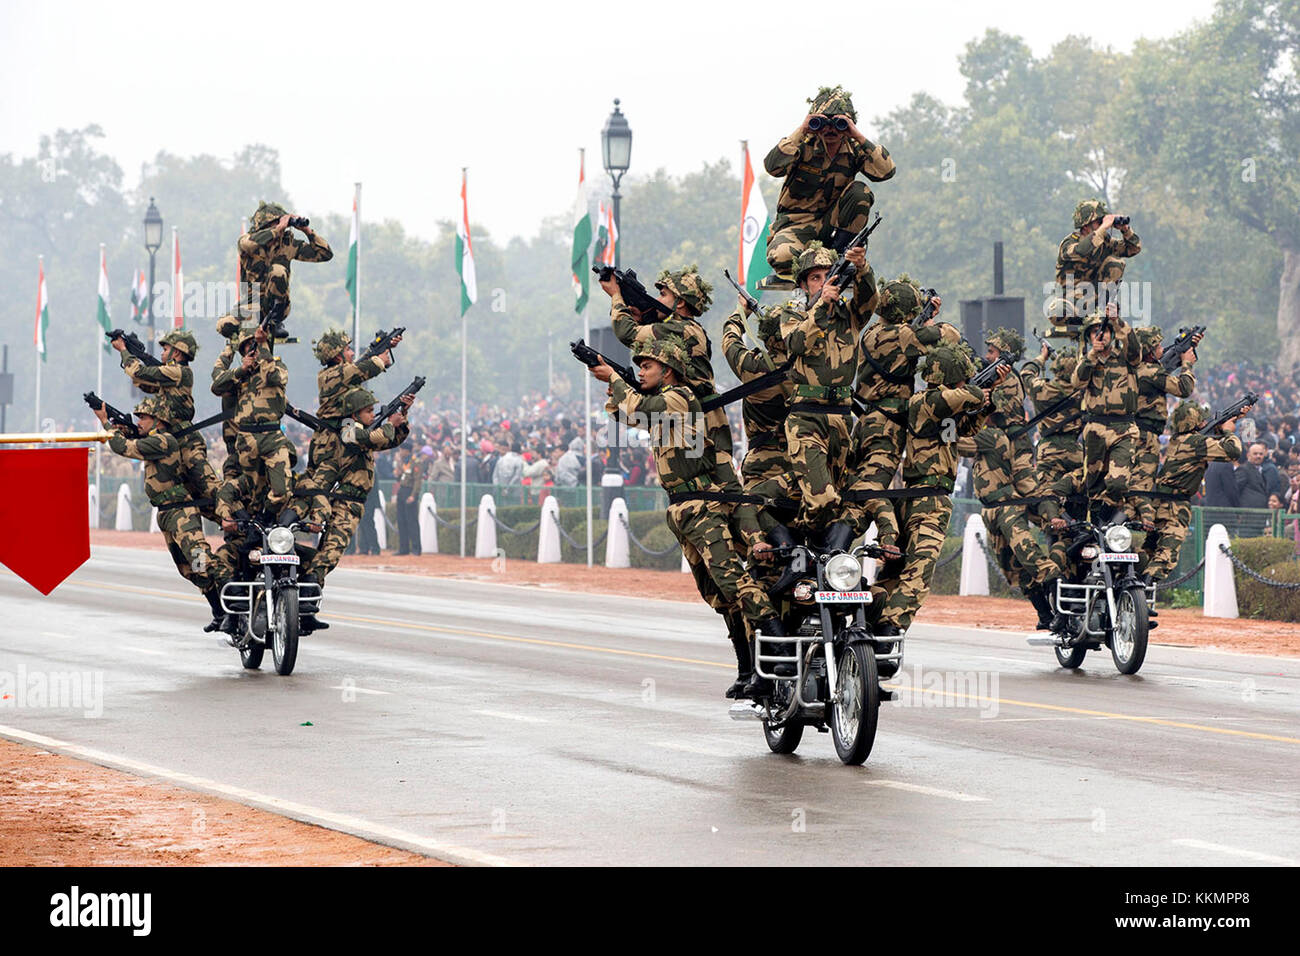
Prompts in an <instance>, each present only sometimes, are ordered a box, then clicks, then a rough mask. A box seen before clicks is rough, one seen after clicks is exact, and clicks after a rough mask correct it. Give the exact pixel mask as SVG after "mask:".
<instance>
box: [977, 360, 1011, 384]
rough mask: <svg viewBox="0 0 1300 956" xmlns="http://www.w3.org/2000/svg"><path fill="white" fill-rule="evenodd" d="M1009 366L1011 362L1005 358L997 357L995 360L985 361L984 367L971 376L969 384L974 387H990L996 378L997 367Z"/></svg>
mask: <svg viewBox="0 0 1300 956" xmlns="http://www.w3.org/2000/svg"><path fill="white" fill-rule="evenodd" d="M1004 365H1005V366H1006V367H1007V368H1011V362H1010V361H1008V360H1007V359H1006V358H999V359H998V360H997V361H996V362H987V363H985V365H984V367H983V368H982V369H980V370H979V371H978V372H976V373H975V374H974V375H972V376H971V379H970V384H971V385H974V386H975V387H976V388H992V387H993V385H994V383H996V382H997V380H998V369H1000V368H1002V367H1003V366H1004Z"/></svg>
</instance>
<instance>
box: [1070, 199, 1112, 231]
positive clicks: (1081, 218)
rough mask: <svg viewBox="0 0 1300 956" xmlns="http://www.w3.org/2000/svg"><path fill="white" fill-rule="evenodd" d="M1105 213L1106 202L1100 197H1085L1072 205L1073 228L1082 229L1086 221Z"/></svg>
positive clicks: (1100, 216)
mask: <svg viewBox="0 0 1300 956" xmlns="http://www.w3.org/2000/svg"><path fill="white" fill-rule="evenodd" d="M1105 215H1106V203H1105V202H1103V201H1102V200H1100V199H1085V200H1083V201H1082V202H1080V203H1079V205H1077V206H1075V207H1074V228H1075V229H1082V228H1083V227H1084V226H1086V225H1088V223H1090V222H1093V221H1094V220H1097V219H1100V218H1102V217H1103V216H1105Z"/></svg>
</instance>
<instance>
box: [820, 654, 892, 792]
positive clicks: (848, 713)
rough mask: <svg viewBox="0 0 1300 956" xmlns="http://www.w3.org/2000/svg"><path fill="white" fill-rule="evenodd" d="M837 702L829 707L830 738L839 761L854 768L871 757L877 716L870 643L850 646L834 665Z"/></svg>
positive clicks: (877, 697)
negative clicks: (837, 693)
mask: <svg viewBox="0 0 1300 956" xmlns="http://www.w3.org/2000/svg"><path fill="white" fill-rule="evenodd" d="M835 664H836V674H835V687H836V689H837V691H838V692H839V695H840V699H839V700H838V701H835V702H833V703H832V704H831V715H830V720H829V721H828V722H829V723H830V725H831V737H832V738H833V739H834V741H835V752H836V753H837V754H838V755H839V758H840V762H841V763H844V764H846V765H848V766H850V767H856V766H858V765H859V764H861V763H862V762H863V761H865V760H866V759H867V757H868V756H870V755H871V747H872V745H873V744H875V742H876V723H877V720H878V718H879V716H880V680H879V677H878V676H877V673H876V652H875V651H874V650H873V649H872V647H871V645H870V644H866V643H859V644H850V645H849V646H848V647H847V648H845V649H844V650H843V651H841V652H840V655H839V660H837V661H836V662H835Z"/></svg>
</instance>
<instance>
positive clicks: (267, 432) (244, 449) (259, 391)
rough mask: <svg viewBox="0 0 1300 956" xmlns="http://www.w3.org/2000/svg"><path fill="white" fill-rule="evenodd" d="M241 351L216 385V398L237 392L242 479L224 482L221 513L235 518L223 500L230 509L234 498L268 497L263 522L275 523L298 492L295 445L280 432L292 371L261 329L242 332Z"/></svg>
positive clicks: (237, 451)
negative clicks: (294, 475)
mask: <svg viewBox="0 0 1300 956" xmlns="http://www.w3.org/2000/svg"><path fill="white" fill-rule="evenodd" d="M238 350H239V354H240V355H241V356H242V358H241V360H240V362H239V363H238V364H237V365H235V366H234V367H233V368H230V369H227V370H226V371H225V372H223V373H222V374H221V375H218V376H217V377H216V378H215V379H214V380H213V382H212V393H213V394H214V395H225V394H227V393H228V392H233V393H234V394H235V400H236V405H235V417H234V418H233V419H232V421H233V423H234V425H235V428H236V430H237V434H236V436H235V454H236V458H237V460H238V465H239V477H238V478H233V479H227V480H226V481H225V482H223V483H222V491H221V499H222V501H219V502H218V513H219V514H221V517H222V518H223V519H227V518H229V513H228V512H226V513H223V507H222V502H223V501H224V503H225V504H226V505H227V506H229V504H230V503H231V502H232V501H234V500H242V501H249V500H251V499H254V498H257V499H263V500H264V508H265V513H264V515H263V520H264V521H267V522H271V521H275V520H276V519H277V516H280V512H281V511H282V510H284V509H285V508H286V506H287V505H288V504H289V498H290V494H291V492H292V465H291V462H290V456H291V453H292V451H293V443H292V442H290V441H289V439H288V438H287V437H286V436H285V434H284V432H283V431H281V429H280V419H281V418H282V417H283V415H284V408H285V388H286V387H287V386H288V384H289V370H288V369H286V368H285V366H284V362H282V361H280V359H279V357H278V356H276V355H275V353H274V352H273V351H272V350H271V347H270V337H269V335H268V333H267V331H266V329H265V328H263V327H261V326H250V327H245V328H243V329H241V330H240V333H239V344H238ZM284 517H286V518H287V517H289V516H287V515H286V516H284ZM291 520H297V516H296V515H295V516H293V517H292V519H291Z"/></svg>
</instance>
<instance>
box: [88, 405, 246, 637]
mask: <svg viewBox="0 0 1300 956" xmlns="http://www.w3.org/2000/svg"><path fill="white" fill-rule="evenodd" d="M135 414H136V415H137V416H138V418H139V425H138V429H139V433H140V434H139V437H137V438H127V437H126V435H125V434H123V432H122V429H121V428H120V427H118V426H113V428H112V432H113V437H112V438H110V439H109V440H108V447H109V448H111V449H112V450H113V451H114V452H116V453H117V454H119V455H121V456H122V457H124V458H135V459H137V460H139V461H143V462H144V492H145V495H146V496H148V498H149V503H150V504H151V505H153V506H154V507H155V508H157V509H158V528H159V530H161V531H162V534H163V540H164V541H165V542H166V543H167V550H168V552H169V553H170V554H171V556H172V560H173V561H174V562H176V570H177V571H179V572H180V573H181V577H183V578H185V580H187V581H189V582H190V583H191V584H193V585H194V586H195V587H196V588H198V589H199V590H200V591H202V592H203V596H204V597H205V598H206V599H207V602H208V606H209V607H210V608H211V609H212V623H211V624H209V625H208V626H207V627H206V628H204V630H207V631H214V630H216V629H217V628H219V627H220V626H221V619H222V617H223V612H222V610H221V598H220V595H221V588H222V586H223V585H225V583H226V582H227V581H229V580H230V575H231V569H230V565H229V564H227V563H226V562H225V561H224V559H222V558H221V557H220V556H219V555H218V556H214V555H213V553H212V549H211V548H210V547H209V546H208V541H207V539H206V538H205V537H204V536H203V518H202V516H201V515H200V514H199V509H198V508H197V507H196V506H195V502H194V499H193V496H192V493H191V492H190V490H189V489H188V488H187V487H186V485H185V478H186V475H185V465H184V463H183V461H182V455H181V446H180V443H179V442H178V441H177V440H176V438H175V437H174V436H173V435H172V434H171V432H170V431H169V430H168V425H169V424H170V423H169V421H168V419H169V417H170V416H171V415H172V414H173V413H172V411H171V408H170V407H169V404H168V402H167V401H166V400H165V399H164V398H163V397H162V396H161V395H159V396H149V397H146V398H144V399H143V400H141V401H140V403H139V404H137V405H136V406H135ZM95 417H96V418H98V419H99V420H100V422H101V423H103V424H105V425H106V424H107V422H108V413H107V411H106V410H105V409H104V407H103V406H102V405H101V406H100V407H99V409H98V410H96V411H95Z"/></svg>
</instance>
